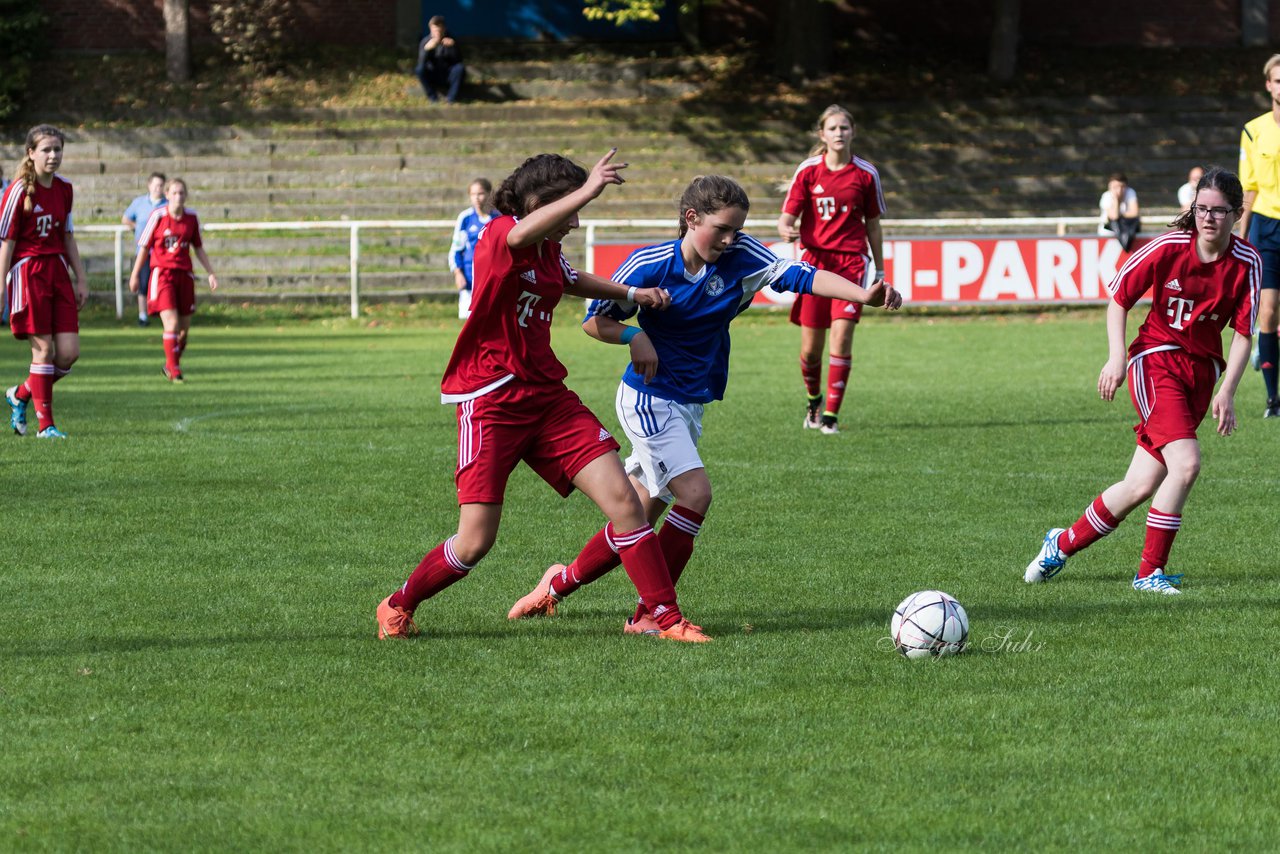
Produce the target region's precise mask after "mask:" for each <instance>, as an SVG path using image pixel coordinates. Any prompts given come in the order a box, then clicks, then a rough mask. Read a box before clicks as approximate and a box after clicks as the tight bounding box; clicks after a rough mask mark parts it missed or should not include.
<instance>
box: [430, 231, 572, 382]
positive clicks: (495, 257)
mask: <svg viewBox="0 0 1280 854" xmlns="http://www.w3.org/2000/svg"><path fill="white" fill-rule="evenodd" d="M517 221H518V220H517V219H516V218H515V217H512V216H502V217H497V218H495V219H493V220H491V221H490V222H489V224H488V225H486V226H485V227H484V230H483V231H481V232H480V237H479V239H478V241H477V243H476V254H475V270H474V273H475V275H474V280H473V289H472V295H471V317H469V318H468V319H467V322H466V323H465V324H463V326H462V332H460V333H459V334H458V341H457V343H456V344H454V347H453V355H452V356H450V357H449V364H448V366H447V367H446V368H445V369H444V380H443V381H442V382H441V384H440V390H441V392H442V393H441V395H440V399H441V401H442V402H443V403H457V402H459V401H463V400H470V399H471V398H475V397H479V396H480V395H482V394H484V393H486V392H488V391H492V390H493V389H495V388H497V387H498V386H500V385H502V384H503V383H505V382H507V381H508V380H510V379H512V378H513V377H514V378H516V379H519V380H522V381H524V382H530V383H549V382H560V381H562V380H563V379H564V378H565V376H566V375H568V371H566V370H565V367H564V365H562V364H560V360H559V359H557V358H556V355H555V353H553V352H552V351H551V312H552V310H553V309H554V308H555V307H556V304H557V303H559V302H560V297H561V296H562V295H563V294H564V288H565V285H567V284H572V283H573V282H576V281H577V279H578V274H577V272H576V271H575V270H574V269H573V268H572V267H570V266H569V263H568V262H567V261H565V260H564V257H563V256H562V255H561V254H560V244H559V243H556V242H554V241H551V240H543V241H540V242H538V243H536V244H534V245H533V246H526V247H524V248H523V249H512V248H511V247H509V246H508V245H507V235H508V234H510V233H511V229H512V228H514V227H515V225H516V222H517Z"/></svg>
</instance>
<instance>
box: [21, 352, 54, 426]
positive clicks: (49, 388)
mask: <svg viewBox="0 0 1280 854" xmlns="http://www.w3.org/2000/svg"><path fill="white" fill-rule="evenodd" d="M53 376H54V367H53V365H32V366H31V374H30V375H29V376H28V377H27V383H26V388H27V389H28V391H29V394H30V397H31V400H32V401H33V402H34V404H35V410H36V419H37V420H38V421H39V424H40V427H39V429H41V430H43V429H44V428H46V427H52V426H53ZM17 394H18V397H19V398H21V397H22V389H21V388H19V389H18V392H17Z"/></svg>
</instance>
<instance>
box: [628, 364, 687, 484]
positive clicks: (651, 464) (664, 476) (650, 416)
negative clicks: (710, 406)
mask: <svg viewBox="0 0 1280 854" xmlns="http://www.w3.org/2000/svg"><path fill="white" fill-rule="evenodd" d="M705 408H706V407H704V406H703V405H702V404H701V403H673V402H672V401H670V400H665V399H664V398H661V397H654V396H653V395H651V394H646V393H644V392H642V391H636V390H635V389H633V388H632V387H631V386H629V385H627V384H626V383H619V384H618V398H617V409H618V421H619V422H620V423H621V424H622V431H623V432H624V433H626V434H627V438H628V439H630V440H631V455H630V456H628V457H627V459H626V461H625V462H624V463H623V466H624V467H625V468H626V470H627V474H629V475H631V476H632V477H634V478H636V479H637V480H639V481H640V483H642V484H644V487H645V489H647V490H649V494H650V495H651V496H653V497H654V498H660V499H662V500H663V501H666V502H667V503H670V502H671V500H672V498H673V496H672V494H671V490H669V489H667V484H668V483H670V482H671V479H672V478H673V477H677V476H679V475H682V474H684V473H685V472H687V471H693V470H694V469H700V468H705V466H704V465H703V464H702V458H701V457H699V456H698V439H700V438H701V437H702V413H703V410H704V409H705Z"/></svg>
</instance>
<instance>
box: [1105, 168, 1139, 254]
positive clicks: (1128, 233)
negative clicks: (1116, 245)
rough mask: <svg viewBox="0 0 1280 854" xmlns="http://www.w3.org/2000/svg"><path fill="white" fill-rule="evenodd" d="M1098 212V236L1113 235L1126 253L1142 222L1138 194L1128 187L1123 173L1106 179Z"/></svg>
mask: <svg viewBox="0 0 1280 854" xmlns="http://www.w3.org/2000/svg"><path fill="white" fill-rule="evenodd" d="M1098 210H1099V212H1100V213H1101V215H1102V221H1101V222H1100V223H1099V224H1098V234H1108V233H1110V234H1113V235H1115V238H1116V240H1119V241H1120V248H1121V249H1123V250H1124V251H1125V252H1128V251H1129V247H1131V246H1132V245H1133V240H1134V238H1136V237H1137V236H1138V231H1139V230H1140V229H1141V228H1142V220H1141V219H1139V218H1138V194H1137V193H1136V192H1135V191H1134V189H1133V188H1132V187H1130V186H1129V179H1128V178H1127V177H1125V174H1124V173H1123V172H1113V173H1111V177H1110V178H1108V179H1107V189H1106V192H1104V193H1103V194H1102V198H1100V199H1098Z"/></svg>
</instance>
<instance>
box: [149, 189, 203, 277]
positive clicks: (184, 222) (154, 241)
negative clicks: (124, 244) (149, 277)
mask: <svg viewBox="0 0 1280 854" xmlns="http://www.w3.org/2000/svg"><path fill="white" fill-rule="evenodd" d="M203 245H204V243H203V242H201V240H200V218H199V217H197V216H196V212H195V211H193V210H191V208H183V209H182V218H181V219H174V218H173V217H171V216H169V206H168V205H165V206H164V207H159V208H156V209H155V210H154V211H152V212H151V218H150V219H148V220H147V227H146V228H145V229H143V231H142V236H141V237H139V238H138V248H140V249H141V248H143V247H146V248H147V249H149V250H150V251H151V268H152V269H153V270H154V269H155V268H157V267H160V268H163V269H166V270H186V271H188V272H190V271H191V270H193V269H194V268H193V267H192V266H191V247H192V246H195V247H197V248H199V247H201V246H203Z"/></svg>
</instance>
